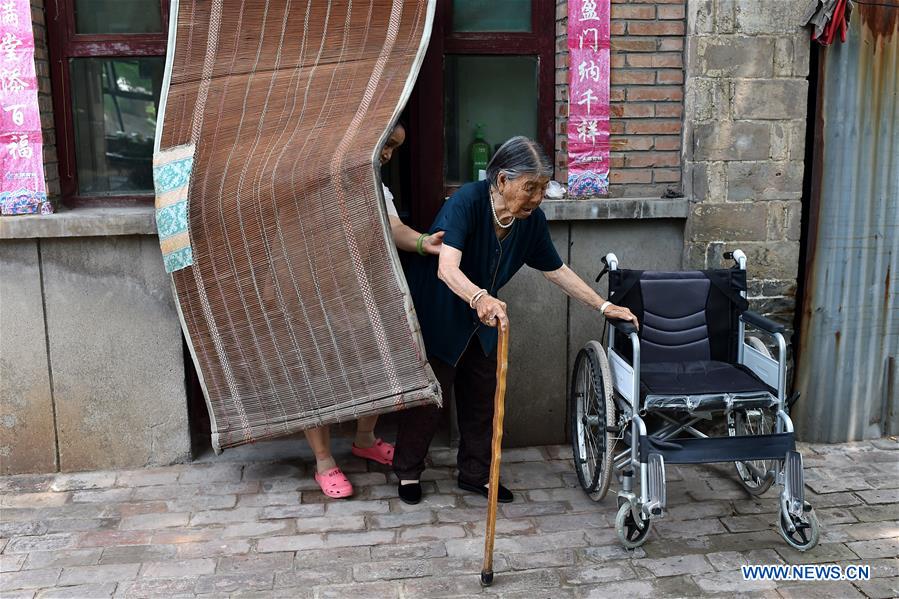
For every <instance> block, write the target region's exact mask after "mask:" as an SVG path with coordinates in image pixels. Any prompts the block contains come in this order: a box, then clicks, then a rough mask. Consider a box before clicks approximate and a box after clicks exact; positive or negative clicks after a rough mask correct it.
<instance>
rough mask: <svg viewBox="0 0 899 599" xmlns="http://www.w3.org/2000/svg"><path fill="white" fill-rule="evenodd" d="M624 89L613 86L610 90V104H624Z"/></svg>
mask: <svg viewBox="0 0 899 599" xmlns="http://www.w3.org/2000/svg"><path fill="white" fill-rule="evenodd" d="M624 89H625V88H623V87H616V86H614V85H613V86H611V87H610V88H609V101H610V102H624V96H625V93H624Z"/></svg>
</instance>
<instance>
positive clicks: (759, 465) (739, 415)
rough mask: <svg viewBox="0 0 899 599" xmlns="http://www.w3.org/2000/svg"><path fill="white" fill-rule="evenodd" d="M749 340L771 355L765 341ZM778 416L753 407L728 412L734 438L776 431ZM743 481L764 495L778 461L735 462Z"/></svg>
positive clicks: (741, 481)
mask: <svg viewBox="0 0 899 599" xmlns="http://www.w3.org/2000/svg"><path fill="white" fill-rule="evenodd" d="M746 341H747V342H748V343H749V345H751V346H752V347H753V348H754V349H757V350H758V351H760V352H762V353H763V354H765V355H766V356H769V357H770V355H771V352H769V351H768V348H767V347H765V344H764V343H762V341H761V340H760V339H758V338H757V337H747V338H746ZM775 419H776V416H775V415H774V413H773V412H771V411H770V410H764V409H758V408H752V409H748V410H741V409H736V410H733V411H731V412H730V413H728V415H727V431H728V433H729V434H730V436H732V437H744V436H754V435H770V434H772V433H774V432H775V425H776V421H775ZM734 466H736V468H737V476H738V477H739V479H740V484H742V485H743V488H744V489H746V492H747V493H749V494H750V495H753V496H758V495H762V494H763V493H764V492H765V491H767V490H768V489H770V488H771V485H772V484H774V473H775V472H776V471H777V468H778V460H749V461H745V462H734Z"/></svg>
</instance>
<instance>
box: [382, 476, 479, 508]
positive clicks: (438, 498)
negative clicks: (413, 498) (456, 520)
mask: <svg viewBox="0 0 899 599" xmlns="http://www.w3.org/2000/svg"><path fill="white" fill-rule="evenodd" d="M443 482H447V483H449V481H440V483H443ZM438 484H439V483H438ZM452 486H453V488H454V489H456V492H458V489H457V488H456V483H455V481H453V483H452ZM458 499H459V498H458V497H457V496H455V495H448V494H446V493H445V492H441V493H439V494H437V495H425V496H424V497H422V500H421V503H417V504H415V505H409V504H407V503H403V502H402V501H401V500H399V499H391V500H390V511H392V512H402V513H405V512H418V511H421V510H444V509H449V508H454V507H456V505H457V501H458ZM478 499H481V498H480V497H478ZM485 505H486V504H485Z"/></svg>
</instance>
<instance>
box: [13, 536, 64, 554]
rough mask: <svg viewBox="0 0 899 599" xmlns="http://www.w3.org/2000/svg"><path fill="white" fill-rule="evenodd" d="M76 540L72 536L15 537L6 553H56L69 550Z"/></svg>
mask: <svg viewBox="0 0 899 599" xmlns="http://www.w3.org/2000/svg"><path fill="white" fill-rule="evenodd" d="M75 541H76V538H75V536H74V535H71V534H64V533H59V534H52V535H51V534H47V535H42V536H34V537H15V538H13V539H10V541H9V543H8V544H7V545H6V549H4V550H3V551H4V553H30V552H32V551H55V550H57V549H68V548H69V547H72V546H73V545H74V544H75Z"/></svg>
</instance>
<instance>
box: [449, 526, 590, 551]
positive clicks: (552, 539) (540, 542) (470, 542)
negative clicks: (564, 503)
mask: <svg viewBox="0 0 899 599" xmlns="http://www.w3.org/2000/svg"><path fill="white" fill-rule="evenodd" d="M483 544H484V539H483V538H474V539H453V540H450V541H446V542H445V545H446V552H447V555H449V556H451V557H459V556H466V555H471V554H472V553H477V552H478V551H483ZM585 545H587V540H586V538H585V535H584V533H583V532H578V531H571V532H557V533H548V534H544V535H540V536H535V537H520V536H516V537H506V538H497V539H496V542H495V544H494V549H495V551H497V552H498V553H504V554H510V553H528V552H541V551H551V550H561V549H571V548H573V547H583V546H585ZM478 547H480V550H479V549H478Z"/></svg>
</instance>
